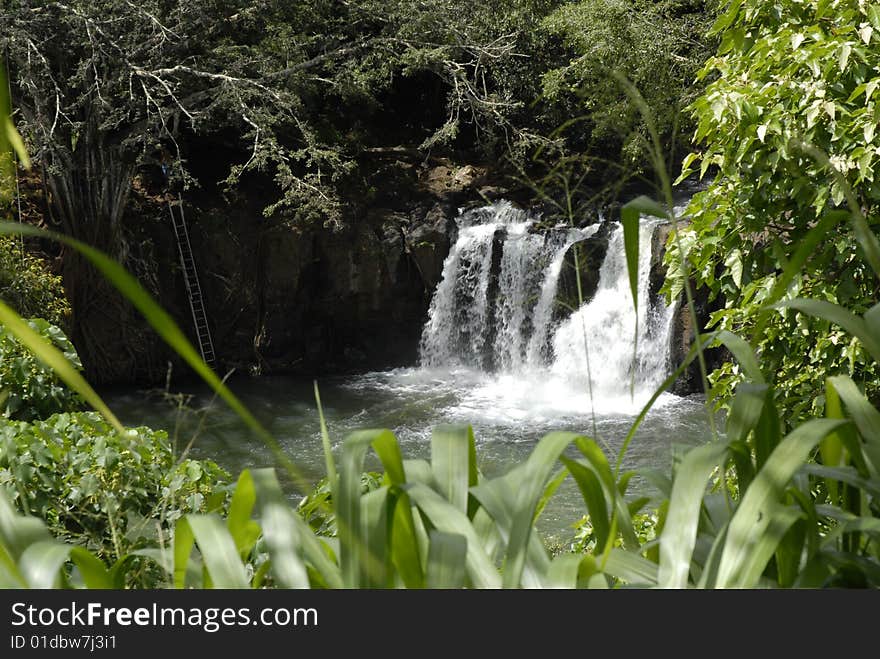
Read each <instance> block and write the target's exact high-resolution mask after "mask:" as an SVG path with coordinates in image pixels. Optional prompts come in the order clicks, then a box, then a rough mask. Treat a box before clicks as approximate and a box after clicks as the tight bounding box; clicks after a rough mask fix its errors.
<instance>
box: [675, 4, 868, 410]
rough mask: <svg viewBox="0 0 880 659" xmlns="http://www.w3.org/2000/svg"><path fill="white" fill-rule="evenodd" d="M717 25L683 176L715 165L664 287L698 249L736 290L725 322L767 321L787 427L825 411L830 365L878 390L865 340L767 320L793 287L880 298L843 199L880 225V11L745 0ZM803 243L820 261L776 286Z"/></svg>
mask: <svg viewBox="0 0 880 659" xmlns="http://www.w3.org/2000/svg"><path fill="white" fill-rule="evenodd" d="M714 32H715V34H719V35H720V36H721V45H720V47H719V49H718V54H717V55H716V56H715V57H713V58H712V59H710V60H709V61H708V63H707V64H706V66H705V68H704V70H703V72H702V74H701V76H702V77H703V78H704V79H709V78H714V80H713V81H712V82H710V83H709V85H708V87H707V88H706V92H705V93H704V94H703V95H702V96H701V97H700V98H699V99H698V100H697V101H696V102H695V103H694V104H693V105H692V111H693V114H694V116H695V118H696V120H697V122H698V127H697V130H696V133H695V137H696V139H697V140H698V142H699V143H700V144H701V145H702V146H703V149H702V151H700V152H698V153H695V154H692V155H690V156H688V157H687V158H686V159H685V163H684V172H683V173H682V177H685V176H688V175H690V174H691V173H692V172H693V171H694V170H696V169H699V172H700V175H701V176H702V175H706V174H707V173H708V172H710V171H713V170H714V171H716V172H717V174H716V175H715V177H714V178H713V180H712V182H711V184H710V185H709V187H708V189H706V190H705V191H704V192H701V193H699V194H697V195H696V196H695V197H694V198H693V200H692V202H691V204H690V206H689V208H688V210H687V212H688V214H689V215H690V217H691V225H690V227H689V228H688V229H687V230H686V231H684V232H681V234H680V236H679V239H680V245H681V248H680V249H679V245H678V244H676V243H675V242H670V249H669V252H668V255H667V264H668V266H669V274H670V278H669V280H668V281H667V285H666V290H667V292H670V293H672V294H675V293H676V289H677V287H678V286H680V285H681V283H682V281H681V276H680V274H678V273H680V270H679V268H678V264H679V263H680V262H681V260H682V258H686V260H687V262H688V264H689V266H690V269H691V271H692V272H693V274H694V276H695V277H696V280H697V282H698V283H699V284H702V285H704V286H706V287H708V289H709V290H710V292H711V295H712V296H713V297H715V296H722V297H723V299H724V300H725V305H724V308H723V309H722V310H720V311H718V312H717V313H715V314H714V316H713V317H712V319H711V325H712V326H713V327H715V328H719V329H729V330H732V331H735V332H738V333H741V334H745V335H751V334H752V332H753V331H754V330H756V329H758V328H759V327H760V330H761V331H760V333H759V335H758V336H755V339H754V340H755V347H756V348H757V350H758V351H759V353H760V356H761V360H762V363H763V365H764V368H765V370H766V372H768V373H775V374H776V389H775V391H776V393H777V397H778V402H779V405H780V406H781V407H782V409H784V410H785V412H786V414H785V418H786V422H787V424H789V426H792V425H793V424H794V423H795V422H797V421H798V420H802V419H805V418H807V417H809V416H810V415H814V414H817V413H821V411H822V409H823V404H824V394H823V392H822V390H821V382H822V381H823V378H824V376H825V374H827V373H846V374H848V375H850V376H851V377H853V378H854V379H855V380H857V381H859V382H861V383H862V384H863V385H864V386H865V388H866V390H867V393H868V396H869V397H870V398H871V399H872V400H877V394H878V391H880V390H878V383H880V377H878V375H880V373H878V371H877V366H876V363H875V362H873V361H872V360H870V359H868V356H867V353H866V352H865V350H864V347H863V345H860V343H859V342H858V341H857V340H856V339H855V338H853V337H851V336H847V335H845V334H844V333H843V332H842V331H841V330H840V329H839V328H837V327H835V326H833V325H832V324H829V323H828V322H827V321H825V320H823V319H819V318H815V317H812V316H810V315H809V314H805V313H803V312H801V311H797V310H793V309H785V308H783V309H779V310H778V311H777V312H775V313H772V314H770V315H769V316H767V317H766V318H765V317H762V314H763V311H762V309H763V307H764V306H765V305H766V304H767V303H768V300H769V298H770V294H771V292H774V293H781V295H774V297H775V298H776V299H775V300H773V301H778V299H779V298H780V297H782V298H793V297H796V296H801V297H809V298H813V299H818V300H825V301H828V302H832V303H835V304H839V305H842V306H844V307H846V308H847V309H849V310H851V311H853V312H855V313H864V312H865V311H867V310H868V308H869V307H870V306H871V305H872V304H873V302H874V301H875V300H876V299H877V294H878V285H877V279H876V278H875V276H874V274H873V273H872V272H871V270H870V268H869V265H868V261H867V260H866V259H865V258H864V257H865V256H869V257H870V254H867V253H865V252H863V251H862V250H861V248H860V246H859V243H858V242H857V240H856V237H857V235H856V233H855V231H857V230H858V229H857V228H856V229H853V228H850V226H849V225H848V224H846V223H843V222H842V218H845V217H846V214H843V215H841V214H840V213H837V212H836V209H839V208H841V207H842V206H845V205H847V204H848V205H849V207H850V211H856V210H858V211H860V212H861V213H864V215H865V217H866V219H867V223H868V225H870V227H871V229H870V230H871V231H874V232H876V231H877V223H878V214H877V208H878V201H880V187H878V184H877V181H876V179H875V170H877V169H878V166H880V151H878V149H877V142H876V140H877V139H878V136H875V128H876V125H877V121H878V116H880V115H878V112H880V103H878V97H877V96H876V95H875V94H874V92H875V89H876V88H877V86H878V85H880V75H878V73H877V71H878V70H880V48H878V46H877V44H878V39H880V14H878V12H877V10H876V7H875V6H873V5H868V4H865V3H861V2H856V1H855V0H835V1H834V2H823V1H810V2H794V1H793V0H792V1H789V0H785V1H783V2H778V3H774V4H772V5H768V4H767V3H763V2H758V1H756V0H746V1H745V2H742V1H740V0H736V1H734V2H731V3H730V4H729V7H728V10H727V12H726V13H725V14H724V15H723V16H722V17H721V18H719V20H718V22H717V23H716V25H715V27H714ZM816 149H818V152H821V153H824V154H827V156H828V160H829V161H830V162H829V163H826V162H825V158H824V157H822V156H817V155H816V154H817V151H816ZM697 163H699V168H697ZM829 167H830V169H829ZM847 189H849V190H850V191H851V199H849V200H847V199H846V190H847ZM848 202H849V203H848ZM820 225H821V226H820ZM805 245H810V246H811V249H810V250H808V251H807V252H805V254H806V255H809V256H810V258H809V259H806V260H805V261H804V262H803V264H802V266H801V267H799V268H797V275H796V276H795V277H794V278H793V280H792V281H791V282H790V285H788V284H787V285H786V288H785V289H783V290H781V291H777V290H776V288H777V287H778V284H779V282H780V281H781V280H782V279H783V275H784V272H785V270H786V268H787V266H789V264H790V263H791V262H792V261H794V260H795V257H796V256H797V254H798V250H801V249H803V248H804V246H805ZM812 248H814V249H812ZM742 377H743V376H742V373H741V371H739V370H738V369H737V367H736V366H734V365H732V364H728V365H727V366H725V367H723V368H722V369H720V370H718V371H716V372H715V373H714V374H713V375H712V378H711V379H712V382H713V393H714V394H715V395H716V396H717V397H718V398H719V399H720V400H721V401H722V402H725V403H729V401H730V399H731V397H732V395H733V392H734V387H735V385H736V383H737V382H739V381H741V380H742Z"/></svg>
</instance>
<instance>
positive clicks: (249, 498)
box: [226, 469, 261, 559]
mask: <svg viewBox="0 0 880 659" xmlns="http://www.w3.org/2000/svg"><path fill="white" fill-rule="evenodd" d="M256 502H257V493H256V490H254V480H253V478H251V472H250V471H249V470H248V469H244V470H243V471H242V472H241V474H240V475H239V477H238V482H237V483H236V485H235V493H234V494H233V495H232V501H231V502H230V504H229V514H228V516H227V518H226V528H228V529H229V533H230V534H232V539H233V540H234V541H235V548H236V549H237V550H238V554H239V556H241V557H242V558H243V559H244V558H247V555H248V554H249V553H250V552H251V550H252V549H253V548H254V544H256V542H257V539H258V538H259V537H260V533H261V530H260V525H259V524H257V523H256V522H255V521H254V520H252V519H251V514H252V513H253V510H254V504H256Z"/></svg>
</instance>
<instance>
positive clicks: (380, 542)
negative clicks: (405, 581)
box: [360, 487, 395, 588]
mask: <svg viewBox="0 0 880 659" xmlns="http://www.w3.org/2000/svg"><path fill="white" fill-rule="evenodd" d="M394 503H395V501H394V499H393V498H389V496H388V487H380V488H379V489H377V490H373V491H372V492H367V493H366V494H364V495H363V496H361V498H360V504H361V538H362V541H363V543H364V548H365V551H364V553H363V554H362V556H361V569H362V577H361V578H362V583H361V585H362V586H363V587H366V588H388V587H389V586H391V585H393V584H392V581H391V574H392V572H391V547H390V537H389V536H390V527H389V523H390V518H391V513H392V511H393V506H394ZM389 508H391V510H389Z"/></svg>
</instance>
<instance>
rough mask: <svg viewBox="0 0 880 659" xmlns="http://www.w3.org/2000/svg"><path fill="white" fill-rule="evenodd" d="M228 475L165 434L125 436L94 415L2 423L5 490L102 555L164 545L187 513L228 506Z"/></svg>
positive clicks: (1, 483) (141, 431)
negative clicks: (177, 449) (180, 456)
mask: <svg viewBox="0 0 880 659" xmlns="http://www.w3.org/2000/svg"><path fill="white" fill-rule="evenodd" d="M228 480H229V476H228V474H227V473H226V472H225V471H223V470H222V469H221V468H220V467H218V466H217V465H216V464H215V463H214V462H211V461H208V460H203V461H197V460H189V459H187V460H182V461H178V460H177V459H176V458H175V456H174V455H173V454H172V451H171V445H170V443H169V441H168V435H167V433H165V432H164V431H155V430H150V429H149V428H144V427H140V428H128V429H127V430H126V433H125V434H124V435H121V434H119V433H118V432H116V431H115V430H113V428H112V427H111V426H110V425H109V424H108V423H107V422H106V421H104V420H103V419H102V418H101V417H100V416H99V415H98V414H95V413H92V412H81V413H74V414H67V413H65V414H56V415H54V416H52V417H50V418H49V419H46V420H45V421H39V422H35V423H25V422H11V421H5V422H0V488H5V489H6V490H7V491H8V493H9V495H10V496H11V498H12V501H13V503H14V504H15V505H16V507H18V508H19V509H20V510H22V511H23V512H24V513H27V514H31V515H36V516H37V517H40V518H42V519H44V520H46V522H47V523H48V525H49V529H50V530H51V532H52V533H53V535H55V536H57V537H59V538H62V539H64V540H66V541H68V542H71V543H74V544H77V545H81V546H85V547H87V548H89V549H90V550H92V551H94V552H95V553H96V554H97V555H98V556H101V557H102V558H109V557H111V556H114V555H115V556H117V557H118V556H120V555H122V554H124V553H126V552H128V551H130V550H131V549H132V548H134V547H139V546H146V545H155V544H160V542H159V540H160V535H159V534H160V533H165V537H166V538H167V537H168V529H169V528H170V527H171V526H172V525H173V524H174V523H175V522H176V521H177V520H178V519H180V517H181V516H183V515H185V514H187V513H194V512H207V511H211V510H219V509H222V507H223V505H224V504H225V501H226V490H225V488H224V487H223V483H224V482H225V481H228Z"/></svg>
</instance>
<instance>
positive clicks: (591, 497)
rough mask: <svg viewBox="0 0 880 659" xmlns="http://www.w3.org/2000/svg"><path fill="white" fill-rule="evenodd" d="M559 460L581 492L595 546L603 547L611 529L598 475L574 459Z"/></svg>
mask: <svg viewBox="0 0 880 659" xmlns="http://www.w3.org/2000/svg"><path fill="white" fill-rule="evenodd" d="M560 460H562V463H563V464H564V465H565V466H566V468H567V469H568V471H569V473H571V475H572V478H574V480H575V483H577V486H578V489H579V490H580V492H581V496H583V498H584V503H585V504H586V505H587V512H588V513H589V515H590V521H591V522H592V523H593V533H594V534H595V535H596V543H597V546H599V547H604V546H605V545H606V543H607V542H608V534H609V533H610V531H611V520H610V517H609V512H608V504H607V503H606V501H605V494H604V492H603V490H602V483H601V482H600V481H599V477H598V476H596V474H595V473H594V472H593V470H592V469H591V468H590V467H589V466H587V465H585V464H581V463H580V462H578V461H576V460H571V459H569V458H566V457H564V456H563V457H562V458H560Z"/></svg>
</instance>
